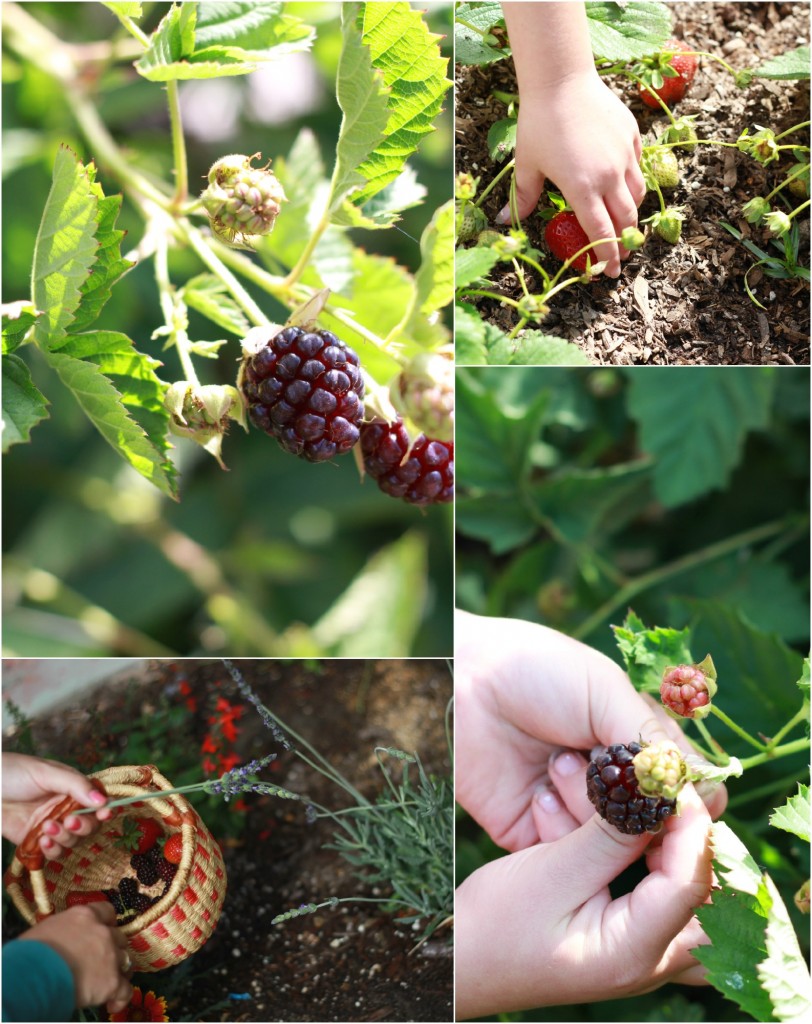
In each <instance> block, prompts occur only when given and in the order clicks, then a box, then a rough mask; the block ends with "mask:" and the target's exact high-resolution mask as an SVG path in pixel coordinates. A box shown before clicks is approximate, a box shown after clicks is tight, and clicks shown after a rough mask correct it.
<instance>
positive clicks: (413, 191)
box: [333, 166, 426, 230]
mask: <svg viewBox="0 0 812 1024" xmlns="http://www.w3.org/2000/svg"><path fill="white" fill-rule="evenodd" d="M425 197H426V188H425V186H424V185H421V184H420V182H419V181H418V180H417V175H416V174H415V172H414V170H412V168H411V167H408V166H407V167H404V168H403V170H402V171H401V172H400V174H399V175H398V176H397V178H395V180H394V181H392V182H390V183H389V184H388V185H387V186H386V188H383V189H381V191H380V192H378V193H377V195H374V196H372V197H371V198H370V199H368V200H367V201H366V202H365V203H364V205H363V206H361V207H358V206H355V205H353V202H352V197H351V198H350V199H346V200H345V201H344V203H343V205H342V206H341V209H340V210H337V211H336V213H335V214H334V216H333V223H334V224H340V225H343V226H345V227H351V228H367V229H369V230H377V229H381V228H389V227H391V226H392V225H393V224H395V223H397V221H399V220H400V216H399V214H400V213H402V212H403V211H404V210H408V209H410V208H411V207H413V206H417V205H418V204H419V203H422V202H423V200H424V199H425Z"/></svg>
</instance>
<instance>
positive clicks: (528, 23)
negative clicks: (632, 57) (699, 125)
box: [496, 2, 646, 277]
mask: <svg viewBox="0 0 812 1024" xmlns="http://www.w3.org/2000/svg"><path fill="white" fill-rule="evenodd" d="M503 11H504V15H505V20H506V22H507V26H508V35H509V38H510V42H511V47H512V49H513V57H514V61H515V65H516V73H517V76H518V81H519V97H520V106H519V123H518V127H517V138H516V190H517V191H516V195H517V206H518V211H517V212H518V215H519V218H520V219H523V218H525V217H528V216H529V215H530V214H531V213H532V212H533V211H534V210H535V208H536V203H537V202H538V198H539V196H540V195H541V190H542V189H543V187H544V180H545V177H549V178H551V179H552V180H553V181H554V182H555V184H556V185H557V186H558V188H559V189H560V190H561V192H562V193H563V195H564V198H565V199H566V200H567V202H568V203H569V205H570V206H571V207H572V209H573V212H574V213H575V216H576V217H577V218H578V221H579V223H580V225H581V227H582V228H583V229H584V231H585V232H586V234H587V237H588V238H589V239H590V241H597V240H598V239H600V238H610V237H619V236H620V234H621V232H622V231H623V229H624V228H627V227H637V208H638V207H639V206H640V204H641V203H642V201H643V199H644V197H645V194H646V186H645V182H644V180H643V174H642V171H641V170H640V157H641V155H642V151H643V148H642V142H641V140H640V132H639V130H638V128H637V122H636V121H635V119H634V115H633V114H632V112H631V111H630V110H629V109H628V108H627V107H626V106H625V105H624V104H623V103H622V101H621V100H620V99H619V98H618V97H617V96H616V95H615V94H614V93H613V92H612V91H611V89H609V88H608V86H606V85H605V84H604V83H603V81H602V80H601V78H600V76H599V75H598V73H597V71H596V70H595V64H594V61H593V58H592V50H591V44H590V40H589V30H588V27H587V18H586V12H585V10H584V5H583V4H581V3H554V2H553V3H543V4H539V3H536V4H526V3H504V4H503ZM510 219H511V213H510V208H509V206H506V207H505V208H504V209H503V210H501V211H500V213H499V215H498V216H497V218H496V220H497V223H502V224H509V223H510ZM595 255H596V256H597V259H598V260H601V261H602V260H606V261H607V265H606V269H605V270H604V273H605V274H607V275H608V276H609V277H618V276H619V275H620V261H621V259H625V258H626V257H627V256H628V255H629V254H628V251H627V250H626V249H624V248H623V247H622V246H621V245H620V244H619V243H617V242H608V243H604V244H602V245H599V246H596V247H595ZM593 262H594V259H593Z"/></svg>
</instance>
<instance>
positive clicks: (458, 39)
mask: <svg viewBox="0 0 812 1024" xmlns="http://www.w3.org/2000/svg"><path fill="white" fill-rule="evenodd" d="M500 22H502V23H503V22H504V18H503V16H502V5H501V4H500V3H498V0H484V2H482V3H462V4H459V5H458V7H457V11H456V14H455V16H454V59H455V61H457V62H458V63H460V64H492V63H493V62H494V61H497V60H503V59H504V58H505V57H509V56H510V49H509V48H508V47H507V46H505V47H499V46H496V45H495V43H496V40H495V37H494V36H492V35H491V34H490V29H492V28H493V27H494V25H498V24H499V23H500Z"/></svg>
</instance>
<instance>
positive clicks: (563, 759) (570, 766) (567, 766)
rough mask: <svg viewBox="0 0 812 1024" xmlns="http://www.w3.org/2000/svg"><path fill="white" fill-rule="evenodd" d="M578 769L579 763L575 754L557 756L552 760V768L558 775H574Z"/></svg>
mask: <svg viewBox="0 0 812 1024" xmlns="http://www.w3.org/2000/svg"><path fill="white" fill-rule="evenodd" d="M580 767H581V762H580V760H579V759H578V758H577V757H576V756H575V754H569V753H564V754H558V755H557V757H556V758H555V759H554V760H553V768H555V770H556V771H557V772H558V774H559V775H574V774H575V773H576V772H577V771H578V770H579V769H580Z"/></svg>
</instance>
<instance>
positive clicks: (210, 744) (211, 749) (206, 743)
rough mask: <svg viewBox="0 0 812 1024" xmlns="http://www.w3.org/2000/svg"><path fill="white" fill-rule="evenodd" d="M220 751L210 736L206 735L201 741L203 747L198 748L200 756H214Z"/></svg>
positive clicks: (218, 745)
mask: <svg viewBox="0 0 812 1024" xmlns="http://www.w3.org/2000/svg"><path fill="white" fill-rule="evenodd" d="M219 749H220V744H219V743H217V742H216V741H215V739H214V737H213V736H212V734H211V733H210V732H209V733H206V738H205V739H204V740H203V746H202V747H201V748H200V752H201V753H202V754H216V753H217V751H218V750H219Z"/></svg>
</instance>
